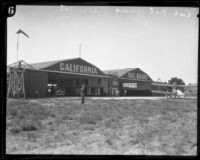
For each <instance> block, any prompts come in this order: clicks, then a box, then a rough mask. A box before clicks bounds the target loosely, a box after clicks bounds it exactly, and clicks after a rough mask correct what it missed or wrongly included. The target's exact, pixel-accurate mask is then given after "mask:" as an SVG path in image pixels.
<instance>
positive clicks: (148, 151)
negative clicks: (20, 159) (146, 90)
mask: <svg viewBox="0 0 200 160" xmlns="http://www.w3.org/2000/svg"><path fill="white" fill-rule="evenodd" d="M6 119H7V120H6V124H7V125H6V153H7V154H92V155H93V154H104V155H105V154H123V155H124V154H125V155H196V152H197V100H196V99H190V100H189V99H152V100H151V99H120V100H117V99H91V98H86V104H84V105H81V104H80V98H67V97H65V98H51V99H45V98H44V99H26V100H23V99H21V100H13V99H9V100H8V103H7V118H6Z"/></svg>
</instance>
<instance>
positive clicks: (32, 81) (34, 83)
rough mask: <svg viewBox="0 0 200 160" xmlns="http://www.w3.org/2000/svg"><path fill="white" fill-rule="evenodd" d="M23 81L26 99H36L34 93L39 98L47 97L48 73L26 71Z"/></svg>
mask: <svg viewBox="0 0 200 160" xmlns="http://www.w3.org/2000/svg"><path fill="white" fill-rule="evenodd" d="M24 79H25V94H26V97H27V98H28V97H37V95H36V93H35V92H36V91H37V92H38V96H39V97H46V96H47V83H48V72H45V71H40V70H29V69H26V70H25V75H24Z"/></svg>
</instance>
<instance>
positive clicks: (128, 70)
mask: <svg viewBox="0 0 200 160" xmlns="http://www.w3.org/2000/svg"><path fill="white" fill-rule="evenodd" d="M136 69H137V68H124V69H111V70H104V71H103V72H104V73H105V74H116V72H117V75H118V76H119V77H121V76H123V75H124V74H126V73H128V72H130V71H134V70H136Z"/></svg>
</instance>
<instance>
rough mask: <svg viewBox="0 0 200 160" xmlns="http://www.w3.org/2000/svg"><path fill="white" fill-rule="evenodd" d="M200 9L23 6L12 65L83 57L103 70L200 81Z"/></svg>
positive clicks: (11, 39)
mask: <svg viewBox="0 0 200 160" xmlns="http://www.w3.org/2000/svg"><path fill="white" fill-rule="evenodd" d="M198 13H199V10H198V8H180V7H114V6H110V7H108V6H104V7H100V6H95V7H92V6H90V7H87V6H76V7H75V6H17V8H16V14H15V15H14V16H13V17H11V18H8V30H7V31H8V37H7V43H8V52H7V63H8V64H11V63H13V62H16V61H17V34H16V32H17V31H18V30H19V29H22V30H23V31H24V32H26V33H27V34H28V35H29V36H30V38H27V37H25V36H24V35H22V34H21V35H20V37H19V50H18V60H21V59H23V60H24V61H26V62H27V63H36V62H42V61H51V60H61V59H68V58H76V57H79V44H80V43H81V58H83V59H85V60H86V61H88V62H90V63H92V64H94V65H96V66H97V67H99V68H100V69H101V70H108V69H120V68H140V69H141V70H143V71H144V72H146V73H147V74H148V75H149V76H150V77H151V78H152V79H153V80H155V81H156V80H157V79H158V78H160V79H161V80H162V81H164V82H165V81H168V80H169V79H170V78H171V77H174V76H177V77H179V78H182V79H183V80H184V81H185V82H186V84H188V83H195V82H197V59H198V58H197V56H198V25H199V24H198V18H197V17H196V15H197V14H198Z"/></svg>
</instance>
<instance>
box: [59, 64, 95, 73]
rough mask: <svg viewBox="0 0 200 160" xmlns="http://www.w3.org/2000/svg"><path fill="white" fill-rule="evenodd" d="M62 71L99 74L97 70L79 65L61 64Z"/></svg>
mask: <svg viewBox="0 0 200 160" xmlns="http://www.w3.org/2000/svg"><path fill="white" fill-rule="evenodd" d="M60 71H66V72H74V73H84V74H98V73H97V68H95V67H90V66H84V65H79V64H68V63H60Z"/></svg>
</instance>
